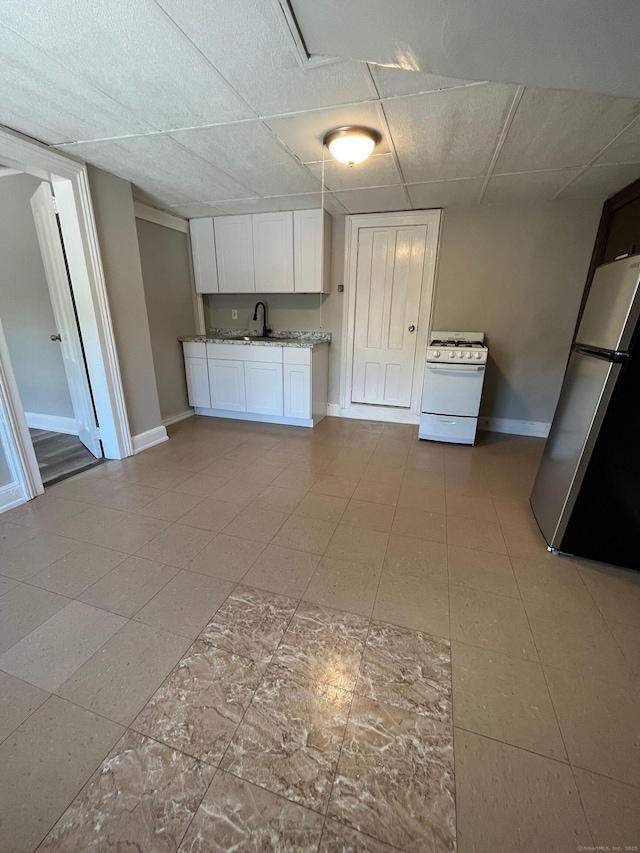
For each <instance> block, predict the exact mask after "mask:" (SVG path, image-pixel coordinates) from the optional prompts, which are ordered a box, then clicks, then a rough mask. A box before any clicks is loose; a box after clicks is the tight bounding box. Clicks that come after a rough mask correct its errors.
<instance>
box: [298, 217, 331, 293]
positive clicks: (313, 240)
mask: <svg viewBox="0 0 640 853" xmlns="http://www.w3.org/2000/svg"><path fill="white" fill-rule="evenodd" d="M293 241H294V248H295V252H294V264H295V282H296V285H295V291H296V293H329V280H330V275H331V217H330V216H329V214H328V213H327V212H326V210H295V211H294V212H293Z"/></svg>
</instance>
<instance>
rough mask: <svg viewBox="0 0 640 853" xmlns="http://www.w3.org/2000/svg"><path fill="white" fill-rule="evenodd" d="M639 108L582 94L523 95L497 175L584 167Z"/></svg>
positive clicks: (533, 92) (536, 92)
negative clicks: (499, 173) (500, 173)
mask: <svg viewBox="0 0 640 853" xmlns="http://www.w3.org/2000/svg"><path fill="white" fill-rule="evenodd" d="M638 111H639V102H638V101H635V100H630V99H628V98H608V97H606V96H604V95H592V94H588V93H586V92H566V91H565V92H562V91H557V90H553V89H527V90H526V91H525V93H524V95H523V96H522V100H521V101H520V105H519V106H518V110H517V112H516V114H515V117H514V119H513V122H512V123H511V127H510V129H509V133H508V135H507V139H506V141H505V144H504V146H503V148H502V151H501V153H500V157H499V158H498V162H497V164H496V171H498V172H505V173H506V172H528V171H534V170H536V169H567V168H571V167H575V166H586V165H587V164H588V163H589V162H590V161H591V160H592V159H593V158H594V157H595V156H596V155H597V154H598V152H599V151H601V150H602V148H603V147H604V146H605V145H606V144H607V143H608V142H610V141H611V140H612V139H613V138H614V136H615V135H616V134H617V133H620V131H621V130H622V129H623V128H624V127H625V126H626V125H627V124H628V123H629V122H630V121H631V120H632V119H634V118H635V117H636V116H637V115H638Z"/></svg>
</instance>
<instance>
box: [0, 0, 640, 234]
mask: <svg viewBox="0 0 640 853" xmlns="http://www.w3.org/2000/svg"><path fill="white" fill-rule="evenodd" d="M0 76H1V79H2V81H3V84H5V85H3V86H2V88H1V90H0V123H2V124H4V125H6V126H8V127H11V128H12V129H14V130H18V131H19V132H22V133H25V134H27V135H29V136H32V137H34V138H36V139H39V140H41V141H42V142H44V143H46V144H50V145H55V146H57V147H59V148H60V150H62V151H65V152H66V153H68V154H69V155H70V156H73V157H76V158H79V159H82V160H85V161H86V162H89V163H92V164H94V165H96V166H98V167H100V168H103V169H106V170H108V171H110V172H113V173H114V174H116V175H119V176H121V177H123V178H126V179H127V180H129V181H131V182H132V183H133V184H134V185H135V187H137V188H138V191H137V194H138V197H139V198H142V197H144V198H145V199H146V200H147V201H148V202H149V203H153V204H155V205H156V206H158V207H167V208H171V209H172V211H173V212H174V213H178V214H180V215H182V216H185V217H188V218H190V217H194V216H208V215H231V214H233V213H245V212H259V211H275V210H286V209H300V208H304V207H317V206H319V205H320V204H321V203H322V201H323V198H322V195H321V193H320V189H321V178H322V164H321V161H322V157H323V150H324V154H325V157H326V158H327V159H326V162H325V188H326V193H325V195H324V200H325V202H326V203H327V204H328V205H329V206H330V207H331V209H332V211H333V212H334V213H344V212H350V213H365V212H370V211H374V210H380V211H382V210H393V209H397V210H402V209H407V208H410V207H413V208H414V209H418V208H423V207H450V206H460V205H475V204H498V203H518V202H523V201H527V200H552V199H554V198H557V199H561V200H562V199H581V198H603V199H604V198H606V197H607V196H608V195H611V194H612V193H613V192H615V191H616V190H617V189H620V188H621V187H622V186H624V185H625V184H626V183H629V182H630V181H631V180H634V179H635V178H636V177H640V101H638V100H636V99H632V98H622V97H612V96H606V95H594V94H588V93H584V92H579V91H561V90H547V89H529V88H527V89H524V90H522V89H518V87H516V86H515V85H513V86H512V85H508V84H497V83H486V82H470V81H468V80H456V79H453V78H447V77H440V76H437V75H433V74H426V73H421V72H413V71H408V70H403V69H398V68H389V67H384V66H380V65H374V64H367V63H365V62H355V61H327V62H324V61H322V62H319V63H316V62H312V63H305V62H304V61H303V60H302V59H301V57H300V53H299V51H297V50H296V47H295V45H294V42H293V38H292V36H291V33H290V32H289V31H288V29H287V27H286V26H285V24H284V18H283V15H282V11H281V9H280V7H279V5H278V3H277V2H276V0H273V2H265V0H234V2H233V3H229V2H228V0H190V2H189V3H184V0H96V2H94V3H86V2H81V0H56V2H54V0H39V2H38V3H37V4H33V3H24V2H23V0H5V2H4V3H2V4H1V5H0ZM520 95H521V96H520ZM345 124H363V125H366V126H368V127H372V128H374V129H376V130H378V132H379V133H380V134H381V136H382V140H381V143H380V144H379V146H378V147H377V148H376V151H375V155H374V156H373V157H371V158H370V159H369V160H367V161H365V162H364V163H362V164H360V165H359V166H355V167H353V168H351V169H349V168H348V167H345V166H342V165H341V164H339V163H337V162H335V161H334V160H333V159H331V157H330V155H329V154H328V152H327V151H326V149H323V142H322V140H323V137H324V135H325V133H326V132H327V131H328V130H330V129H331V128H334V127H338V126H341V125H345Z"/></svg>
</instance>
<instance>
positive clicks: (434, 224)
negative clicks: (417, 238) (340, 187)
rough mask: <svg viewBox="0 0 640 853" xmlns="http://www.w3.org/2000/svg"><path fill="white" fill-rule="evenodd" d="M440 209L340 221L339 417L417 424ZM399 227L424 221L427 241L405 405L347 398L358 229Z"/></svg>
mask: <svg viewBox="0 0 640 853" xmlns="http://www.w3.org/2000/svg"><path fill="white" fill-rule="evenodd" d="M441 220H442V211H441V210H412V211H406V212H399V213H367V214H358V215H354V216H347V217H346V221H345V253H344V254H345V258H344V283H345V300H346V304H345V306H344V311H343V314H342V369H341V371H340V407H339V412H335V411H332V412H331V414H338V415H339V416H340V417H343V418H358V419H362V420H369V421H394V422H396V423H408V424H417V423H419V421H420V408H421V401H422V383H423V379H424V362H425V358H426V354H427V345H428V342H429V332H430V329H431V318H432V314H433V305H434V299H435V291H436V287H435V284H436V265H437V259H438V249H439V246H440V223H441ZM377 225H378V226H381V227H385V226H389V227H402V226H406V225H426V226H427V245H426V247H425V257H424V269H423V272H422V291H421V295H420V311H419V316H418V328H417V337H416V352H415V358H414V363H413V384H412V389H411V407H410V408H408V409H405V408H400V407H398V408H396V407H394V406H378V405H375V404H372V403H353V402H352V401H351V389H352V383H353V347H354V342H355V313H356V274H357V268H358V230H359V229H360V228H372V227H375V226H377Z"/></svg>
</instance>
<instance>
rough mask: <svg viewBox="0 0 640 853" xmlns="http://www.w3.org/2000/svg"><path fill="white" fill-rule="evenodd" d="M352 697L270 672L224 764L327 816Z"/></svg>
mask: <svg viewBox="0 0 640 853" xmlns="http://www.w3.org/2000/svg"><path fill="white" fill-rule="evenodd" d="M351 696H352V694H351V693H349V692H347V691H346V690H340V689H339V688H337V687H330V686H329V685H327V684H306V685H303V684H299V683H298V682H296V681H293V680H292V679H291V678H287V677H281V676H280V675H279V674H277V672H270V673H268V674H267V676H266V677H265V679H264V681H263V683H262V685H261V686H260V687H259V688H258V690H257V692H256V694H255V696H254V697H253V700H252V702H251V705H250V706H249V709H248V711H247V713H246V714H245V717H244V719H243V721H242V723H241V724H240V726H239V727H238V730H237V732H236V734H235V736H234V737H233V740H232V741H231V744H230V745H229V749H228V750H227V752H226V754H225V756H224V758H223V759H222V764H221V765H220V766H221V768H222V769H223V770H228V771H229V772H231V773H233V774H234V775H235V776H240V777H242V778H243V779H246V780H247V781H248V782H253V783H254V784H256V785H260V786H261V787H263V788H267V789H268V790H269V791H272V792H273V793H274V794H280V795H281V796H283V797H286V798H287V799H289V800H293V801H294V802H297V803H300V804H301V805H303V806H306V807H307V808H310V809H313V810H314V811H320V812H324V810H325V808H326V806H327V802H328V800H329V795H330V793H331V783H332V780H333V776H334V772H335V768H336V764H337V761H338V754H339V751H340V745H341V743H342V738H343V736H344V732H345V727H346V724H347V716H348V713H349V707H350V703H351Z"/></svg>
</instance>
